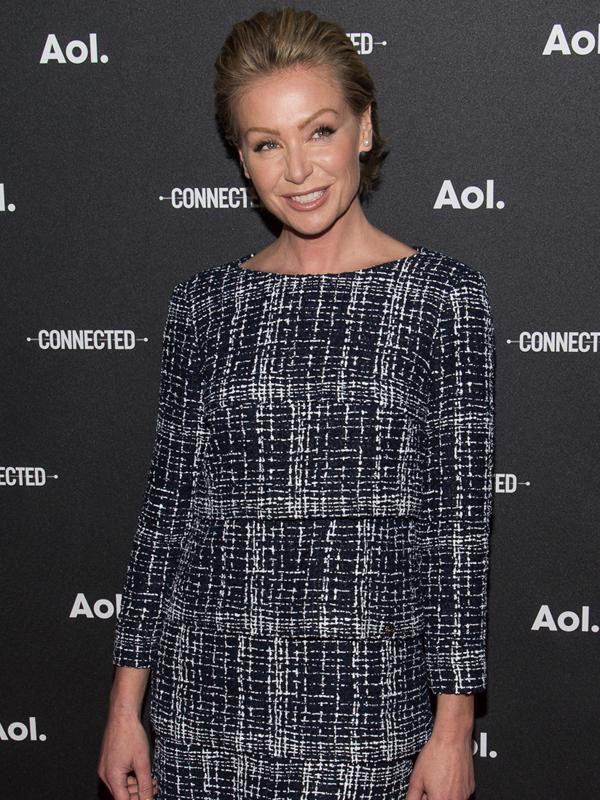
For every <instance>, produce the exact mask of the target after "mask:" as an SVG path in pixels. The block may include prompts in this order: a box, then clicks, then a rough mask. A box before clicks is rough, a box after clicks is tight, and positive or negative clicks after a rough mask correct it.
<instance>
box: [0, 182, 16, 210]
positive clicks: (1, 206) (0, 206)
mask: <svg viewBox="0 0 600 800" xmlns="http://www.w3.org/2000/svg"><path fill="white" fill-rule="evenodd" d="M15 208H16V206H15V204H14V203H8V204H7V203H6V197H5V195H4V184H3V183H0V211H14V210H15Z"/></svg>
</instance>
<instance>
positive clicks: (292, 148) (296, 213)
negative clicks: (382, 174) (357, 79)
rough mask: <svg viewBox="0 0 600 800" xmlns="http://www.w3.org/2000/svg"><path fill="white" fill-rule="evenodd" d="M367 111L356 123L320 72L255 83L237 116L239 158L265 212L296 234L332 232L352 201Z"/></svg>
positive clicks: (367, 130) (301, 70) (367, 131)
mask: <svg viewBox="0 0 600 800" xmlns="http://www.w3.org/2000/svg"><path fill="white" fill-rule="evenodd" d="M370 110H371V109H370V106H369V108H367V110H366V111H365V113H364V114H363V115H362V117H361V119H360V120H359V119H357V118H356V117H355V116H354V115H353V114H352V113H351V111H350V108H349V107H348V105H347V104H346V102H345V99H344V96H343V95H342V93H341V90H340V89H339V87H338V85H337V82H336V81H334V80H333V78H332V77H331V73H330V72H329V70H328V69H327V68H324V67H313V68H307V67H297V68H294V69H288V70H286V71H284V72H280V73H278V74H275V75H270V76H268V77H265V78H259V79H256V80H255V81H254V82H253V83H252V84H251V86H250V87H249V88H248V89H247V90H246V91H245V93H244V94H243V96H242V98H241V100H240V102H239V103H238V106H237V109H236V112H237V122H238V130H239V132H240V146H239V147H238V152H239V155H240V158H241V160H242V162H243V164H244V172H245V174H246V176H247V177H249V178H250V179H251V180H252V183H253V184H254V188H255V189H256V192H257V194H258V195H259V197H260V199H261V201H262V203H263V204H264V206H265V207H266V208H267V209H269V211H271V213H273V214H274V215H275V216H276V217H278V218H279V219H280V220H281V221H282V222H283V223H284V224H286V225H288V226H289V227H290V228H292V229H294V230H296V231H298V232H301V233H305V234H317V233H320V232H321V231H323V230H326V229H327V228H328V227H330V226H331V225H332V224H333V223H334V222H335V221H336V220H337V219H338V218H339V217H340V216H341V215H342V214H344V213H345V212H346V210H347V209H348V207H349V206H350V204H351V203H352V202H353V200H354V198H355V197H356V196H357V191H358V187H359V181H360V163H359V159H358V155H359V153H360V152H361V150H370V149H371V146H372V135H371V134H372V129H371V121H370ZM366 140H368V144H365V141H366ZM313 193H314V194H313ZM294 196H299V197H298V199H294ZM303 201H304V202H303ZM357 202H358V200H357Z"/></svg>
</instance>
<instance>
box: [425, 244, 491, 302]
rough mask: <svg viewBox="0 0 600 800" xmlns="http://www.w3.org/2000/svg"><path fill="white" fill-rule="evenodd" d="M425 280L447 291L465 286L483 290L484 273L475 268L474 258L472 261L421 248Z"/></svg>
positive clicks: (430, 248)
mask: <svg viewBox="0 0 600 800" xmlns="http://www.w3.org/2000/svg"><path fill="white" fill-rule="evenodd" d="M419 251H420V253H421V257H422V265H423V267H424V272H425V275H426V278H427V279H428V280H430V281H432V282H433V283H435V284H438V285H440V287H441V286H443V287H444V288H445V289H446V290H447V291H452V290H453V289H457V288H460V287H461V286H464V285H465V284H470V285H479V286H483V287H484V288H485V286H486V277H485V273H484V272H483V271H482V270H481V269H480V268H479V266H475V264H477V260H476V257H475V256H474V257H473V258H472V259H471V258H467V259H466V260H463V259H462V258H460V257H458V256H456V255H451V254H450V253H448V252H446V251H445V250H438V249H436V248H433V247H425V246H422V247H420V248H419Z"/></svg>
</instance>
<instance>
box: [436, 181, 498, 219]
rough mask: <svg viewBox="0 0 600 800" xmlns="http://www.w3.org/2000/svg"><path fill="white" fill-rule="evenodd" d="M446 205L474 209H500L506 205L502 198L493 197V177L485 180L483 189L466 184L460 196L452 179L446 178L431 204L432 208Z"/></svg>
mask: <svg viewBox="0 0 600 800" xmlns="http://www.w3.org/2000/svg"><path fill="white" fill-rule="evenodd" d="M446 206H449V207H450V208H461V209H464V208H466V209H467V210H468V211H474V210H475V209H478V208H482V207H484V208H499V209H502V208H504V207H505V206H506V203H505V202H504V200H496V199H495V190H494V179H493V178H488V179H487V180H486V182H485V189H482V188H481V187H480V186H467V187H466V188H464V189H462V191H460V196H459V194H458V190H457V189H455V187H454V184H453V183H452V181H451V180H450V179H449V178H447V179H446V180H445V181H444V182H443V183H442V188H441V189H440V191H439V193H438V196H437V198H436V201H435V203H434V204H433V207H434V209H440V208H445V207H446Z"/></svg>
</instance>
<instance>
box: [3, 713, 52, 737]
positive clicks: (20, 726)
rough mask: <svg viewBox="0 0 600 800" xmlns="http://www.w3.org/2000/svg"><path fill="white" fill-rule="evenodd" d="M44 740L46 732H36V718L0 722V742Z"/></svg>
mask: <svg viewBox="0 0 600 800" xmlns="http://www.w3.org/2000/svg"><path fill="white" fill-rule="evenodd" d="M9 741H11V742H24V741H28V742H45V741H46V734H45V733H38V732H37V720H36V718H35V717H29V721H28V722H10V723H9V724H8V725H6V726H5V725H3V724H2V723H1V722H0V742H9Z"/></svg>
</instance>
